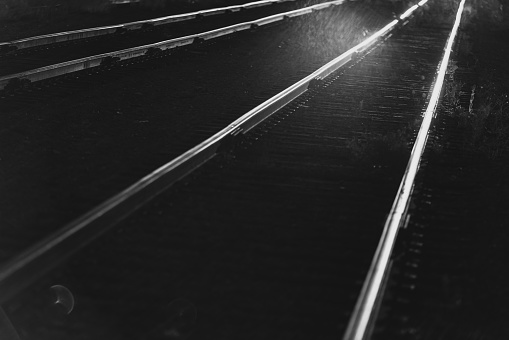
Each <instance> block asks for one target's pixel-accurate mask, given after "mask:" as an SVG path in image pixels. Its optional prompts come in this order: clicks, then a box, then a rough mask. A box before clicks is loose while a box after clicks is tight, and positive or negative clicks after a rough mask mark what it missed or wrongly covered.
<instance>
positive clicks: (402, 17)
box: [399, 5, 419, 20]
mask: <svg viewBox="0 0 509 340" xmlns="http://www.w3.org/2000/svg"><path fill="white" fill-rule="evenodd" d="M417 8H419V6H418V5H413V6H412V7H410V8H409V9H407V10H406V12H405V13H403V14H401V16H400V17H399V18H400V19H401V20H403V19H405V18H406V17H409V16H410V14H412V12H413V11H415V10H416V9H417Z"/></svg>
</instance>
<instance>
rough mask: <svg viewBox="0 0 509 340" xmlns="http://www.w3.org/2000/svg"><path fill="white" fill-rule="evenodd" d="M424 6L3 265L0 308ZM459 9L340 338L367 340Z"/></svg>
mask: <svg viewBox="0 0 509 340" xmlns="http://www.w3.org/2000/svg"><path fill="white" fill-rule="evenodd" d="M426 3H427V0H422V1H420V2H419V3H418V4H417V5H415V6H413V7H411V8H410V9H409V10H408V11H406V12H405V13H404V14H402V15H401V16H400V17H399V18H398V19H395V20H393V21H392V22H390V23H389V24H387V25H386V26H385V27H383V28H382V29H381V30H379V31H378V32H376V33H375V34H374V35H372V36H371V37H369V38H368V39H367V40H365V41H363V42H362V43H360V44H358V45H357V46H355V47H353V48H351V49H350V50H348V51H347V52H345V53H344V54H342V55H341V56H339V57H337V58H336V59H334V60H333V61H331V62H329V63H328V64H326V65H324V66H323V67H321V68H320V69H318V70H317V71H315V72H313V73H312V74H310V75H309V76H307V77H305V78H304V79H302V80H301V81H299V82H297V83H296V84H294V85H293V86H291V87H290V88H288V89H286V90H284V91H282V92H280V93H279V94H277V95H276V96H274V97H272V98H271V99H270V100H268V101H266V102H264V103H262V104H261V105H259V106H257V107H256V108H254V109H252V110H250V111H249V112H247V113H246V114H245V115H243V116H242V117H241V118H239V119H238V120H236V121H235V122H232V123H231V124H229V125H228V126H227V127H226V128H224V129H223V130H222V131H220V132H218V133H217V134H215V135H214V136H212V137H210V138H209V139H207V140H206V141H204V142H203V143H201V144H199V145H197V146H196V147H194V148H192V149H190V150H189V151H188V152H186V153H184V154H182V155H181V156H179V157H177V158H176V159H174V160H173V161H171V162H169V163H167V164H166V165H164V166H163V167H161V168H159V169H157V170H156V171H154V172H153V173H151V174H149V175H147V176H146V177H144V178H143V179H141V180H140V181H138V182H137V183H135V184H134V185H132V186H131V187H129V188H127V189H126V190H124V191H123V192H121V193H120V194H118V195H116V196H114V197H112V198H111V199H110V200H108V201H106V202H104V203H103V204H101V205H100V206H98V207H97V208H95V209H93V210H92V211H90V212H89V213H87V214H85V215H84V216H82V217H81V218H79V219H78V220H76V221H74V222H72V223H71V224H69V225H67V226H66V227H65V228H63V229H62V230H61V231H59V232H57V233H55V234H54V235H52V236H51V237H50V238H48V239H46V240H44V241H42V242H41V243H39V244H37V245H35V246H34V247H33V248H31V249H30V250H28V251H27V252H25V253H24V254H22V255H21V256H19V257H18V258H16V259H14V260H13V261H12V262H10V263H9V264H7V265H6V266H4V267H3V268H2V269H1V270H0V302H6V301H8V300H9V299H11V298H12V297H13V296H15V295H16V294H18V293H19V291H20V290H22V289H24V288H25V287H26V286H27V285H28V284H30V283H32V282H34V281H35V280H36V279H37V278H38V277H40V276H41V275H43V274H44V273H45V272H47V271H48V270H49V269H50V268H52V267H54V266H56V265H57V264H58V263H59V262H61V261H63V259H64V258H66V257H68V256H70V254H72V253H73V252H75V251H76V250H77V249H78V246H77V245H79V246H83V245H84V244H85V243H88V242H90V241H91V240H92V239H94V238H96V237H97V236H98V235H99V234H101V233H103V232H104V231H105V230H107V229H108V228H110V227H111V226H112V225H113V224H115V223H117V222H118V221H120V220H122V219H123V218H124V217H125V216H127V215H129V214H130V213H131V212H132V210H134V209H136V208H138V207H139V206H141V205H143V204H144V203H145V202H147V201H148V200H150V199H151V198H152V197H154V196H155V195H157V194H159V193H160V192H162V191H164V190H165V189H166V188H168V187H169V186H170V185H172V184H173V183H175V182H176V181H178V180H179V179H181V178H182V177H184V176H186V175H187V174H188V173H189V172H191V171H193V170H194V169H196V168H197V167H199V166H201V165H202V164H204V163H206V162H207V161H208V160H210V159H212V158H214V156H215V155H217V154H218V152H221V148H223V147H226V148H227V147H228V146H229V145H231V144H235V143H237V142H238V140H239V138H240V137H241V136H243V135H247V133H248V132H250V131H254V128H255V127H257V125H258V124H259V123H261V122H262V121H266V119H267V118H268V117H270V116H271V115H273V114H274V113H276V112H277V111H279V110H280V109H281V108H283V107H285V106H286V105H287V104H289V103H291V102H292V101H293V100H294V99H296V98H298V97H300V96H302V95H304V94H305V93H306V92H312V91H317V90H318V89H320V88H321V87H322V86H323V85H324V84H325V83H327V82H330V80H329V79H328V78H327V77H328V76H329V75H331V74H332V73H333V72H335V71H337V70H338V69H340V68H341V67H342V66H344V65H347V64H348V63H349V62H351V61H355V60H357V59H358V58H363V57H364V54H365V53H366V52H367V51H370V50H371V49H374V48H373V46H374V45H376V44H377V43H380V40H382V39H388V38H389V37H390V36H391V35H392V32H393V31H394V30H395V29H396V28H398V27H402V26H404V25H405V24H406V23H407V22H408V21H407V19H408V18H409V17H411V15H412V14H413V13H414V12H415V11H416V10H418V9H419V8H420V7H422V6H423V5H424V4H426ZM464 3H465V0H462V1H461V3H460V5H459V8H458V14H457V16H456V21H455V23H454V26H453V29H452V31H451V33H450V35H449V38H448V39H447V43H446V47H445V53H444V55H443V58H442V60H441V62H440V67H439V69H438V71H437V73H436V80H435V82H434V85H433V89H432V91H431V95H430V98H429V101H428V104H427V108H426V110H425V113H424V117H423V121H422V124H421V127H420V129H419V133H418V136H417V139H416V141H415V143H414V146H413V149H412V152H411V156H410V160H409V161H408V164H407V167H406V170H405V173H404V176H403V180H402V181H401V183H400V186H399V190H398V193H397V195H396V199H395V200H394V203H393V206H392V209H391V212H390V213H389V217H388V219H387V220H386V223H385V227H384V230H383V233H382V237H381V239H380V240H379V245H378V248H377V250H376V253H375V256H374V258H373V260H372V262H371V267H370V269H369V271H368V275H367V279H366V280H365V281H364V285H363V288H362V291H361V294H360V296H359V298H358V299H357V303H356V307H355V310H354V313H353V314H352V317H351V318H350V322H349V325H348V327H347V330H346V333H345V335H344V339H345V340H350V339H366V338H368V337H369V332H370V327H372V322H373V320H374V318H376V304H377V301H378V300H379V299H380V296H381V294H382V293H383V282H384V280H385V279H386V276H387V275H388V272H389V269H388V268H389V267H390V257H391V252H392V248H393V245H394V242H395V240H396V237H397V231H398V229H399V228H401V227H402V225H403V224H404V222H405V221H406V211H407V206H408V204H409V199H410V197H411V194H412V188H413V185H414V184H413V182H414V179H415V174H416V173H417V171H418V167H419V162H420V157H421V155H422V153H423V150H424V148H425V146H426V139H427V134H428V131H429V128H430V125H431V121H432V119H433V115H434V112H435V108H436V106H437V103H438V100H439V96H440V91H441V89H442V84H443V80H444V75H445V71H446V68H447V64H448V59H449V56H450V53H451V48H452V44H453V43H454V39H455V36H456V32H457V30H458V26H459V22H460V20H461V13H462V10H463V6H464ZM316 123H318V122H316ZM322 124H325V122H322ZM240 140H242V138H240ZM20 282H23V284H20Z"/></svg>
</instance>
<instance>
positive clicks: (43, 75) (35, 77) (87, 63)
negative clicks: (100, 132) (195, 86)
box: [0, 0, 342, 90]
mask: <svg viewBox="0 0 509 340" xmlns="http://www.w3.org/2000/svg"><path fill="white" fill-rule="evenodd" d="M271 1H274V0H271ZM338 2H342V0H340V1H338V0H335V1H329V2H326V4H337V3H338ZM325 8H329V6H327V7H323V4H318V5H312V6H309V7H304V8H301V9H297V10H293V11H288V12H283V13H279V14H275V15H270V16H267V17H264V18H260V19H257V20H253V21H249V22H242V23H239V24H235V25H231V26H226V27H222V28H218V29H214V30H211V31H207V32H202V33H197V34H192V35H188V36H184V37H179V38H174V39H170V40H165V41H161V42H156V43H153V44H148V45H143V46H137V47H132V48H127V49H124V50H120V51H114V52H109V53H103V54H99V55H94V56H90V57H85V58H80V59H76V60H70V61H66V62H63V63H59V64H55V65H49V66H44V67H41V68H38V69H34V70H28V71H24V72H20V73H16V74H11V75H7V76H3V77H0V90H3V89H5V88H6V86H7V85H8V84H9V83H10V82H11V81H12V80H13V79H25V80H27V81H30V82H34V81H39V80H44V79H48V78H53V77H56V76H60V75H63V74H67V73H71V72H75V71H80V70H84V69H89V68H92V67H96V66H98V65H101V62H102V60H103V59H105V58H119V60H127V59H130V58H135V57H139V56H141V55H144V54H146V52H147V51H148V50H150V49H151V48H159V49H163V50H165V49H169V48H176V47H180V46H184V45H187V44H188V43H189V41H200V40H202V41H203V40H208V39H212V38H217V37H220V36H224V35H227V34H232V33H235V32H239V31H242V30H245V29H248V28H252V27H258V26H263V25H267V24H271V23H273V22H277V21H282V20H285V18H287V17H292V16H297V15H304V14H309V13H312V12H313V10H315V9H316V10H323V9H325Z"/></svg>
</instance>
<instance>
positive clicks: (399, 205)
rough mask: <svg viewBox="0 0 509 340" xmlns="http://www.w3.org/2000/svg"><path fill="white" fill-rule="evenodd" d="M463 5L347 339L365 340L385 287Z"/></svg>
mask: <svg viewBox="0 0 509 340" xmlns="http://www.w3.org/2000/svg"><path fill="white" fill-rule="evenodd" d="M464 5H465V0H461V3H460V5H459V7H458V12H457V13H456V21H455V22H454V26H453V28H452V31H451V35H450V36H449V39H448V40H447V44H446V47H445V53H444V56H443V58H442V61H441V63H440V68H439V71H438V73H437V78H436V82H435V85H434V87H433V92H432V94H431V98H430V101H429V104H428V107H427V108H426V112H425V113H424V118H423V122H422V124H421V127H420V129H419V133H418V135H417V139H416V141H415V144H414V147H413V149H412V153H411V155H410V160H409V161H408V165H407V169H406V171H405V175H404V176H403V179H402V181H401V184H400V187H399V190H398V194H397V195H396V199H395V200H394V203H393V205H392V208H391V211H390V213H389V217H388V218H387V221H386V222H385V226H384V230H383V234H382V237H381V239H380V243H379V244H378V248H377V250H376V253H375V256H374V258H373V262H372V263H371V267H370V269H369V272H368V275H367V278H366V281H365V282H364V285H363V287H362V291H361V295H360V297H359V300H358V301H357V304H356V306H355V310H354V315H353V316H352V319H351V320H350V324H349V326H348V329H347V331H346V333H345V337H344V340H362V339H364V336H365V335H366V331H367V327H368V322H369V320H370V318H371V315H372V311H373V308H374V306H375V301H376V299H377V296H378V293H379V292H380V290H381V287H382V282H383V278H384V276H385V274H386V270H387V266H388V264H389V259H390V256H391V253H392V248H393V246H394V243H395V241H396V236H397V233H398V229H399V226H400V225H401V222H402V220H403V217H404V215H405V211H406V207H407V206H408V203H409V200H410V194H411V192H412V187H413V183H414V180H415V176H416V174H417V170H418V168H419V163H420V160H421V156H422V153H423V152H424V147H425V146H426V141H427V139H428V132H429V128H430V126H431V121H432V119H433V115H434V114H435V110H436V107H437V105H438V100H439V98H440V92H441V90H442V85H443V83H444V78H445V72H446V71H447V65H448V63H449V57H450V55H451V50H452V44H453V42H454V38H455V37H456V33H457V31H458V27H459V24H460V20H461V13H462V12H463V7H464Z"/></svg>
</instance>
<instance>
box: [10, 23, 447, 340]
mask: <svg viewBox="0 0 509 340" xmlns="http://www.w3.org/2000/svg"><path fill="white" fill-rule="evenodd" d="M447 33H448V31H444V30H421V29H420V28H418V27H417V28H415V27H414V28H411V27H408V26H407V27H406V30H405V31H402V32H399V33H396V34H395V35H394V37H392V39H391V40H389V42H388V43H387V45H384V46H382V47H380V48H379V49H377V50H375V51H373V52H372V53H371V54H370V55H368V56H367V57H366V58H365V59H364V60H362V61H361V62H360V63H359V65H356V66H354V67H351V68H349V69H347V70H344V71H342V72H341V73H338V74H337V77H336V78H335V79H334V82H332V81H331V82H330V84H329V85H328V86H327V87H326V88H325V89H322V90H320V91H316V92H314V91H310V92H309V93H307V94H306V95H305V96H304V97H302V98H300V99H299V100H298V101H297V102H296V103H293V104H292V105H290V107H288V108H285V109H283V110H281V111H279V112H278V113H276V114H275V115H274V116H273V117H271V118H270V119H269V120H268V121H267V122H265V123H264V124H262V126H260V127H258V128H256V129H255V130H253V131H252V132H250V133H249V134H248V135H247V136H246V139H245V140H244V142H243V143H242V144H241V146H240V147H239V148H238V149H236V150H234V151H233V152H232V153H225V154H223V155H222V157H217V158H216V159H214V161H212V162H211V163H209V164H207V165H206V166H205V167H203V168H201V169H200V170H198V171H197V172H195V173H193V175H192V176H191V177H190V178H188V179H187V180H186V181H183V182H181V183H179V184H177V185H176V186H174V188H173V189H172V190H170V191H168V192H166V193H164V194H162V195H161V196H159V197H158V198H156V199H154V201H152V202H151V203H150V204H149V205H147V206H146V207H144V208H142V209H140V210H139V211H137V212H136V213H134V214H133V215H132V216H131V217H129V218H128V219H126V221H125V222H123V223H122V224H121V225H120V226H119V227H118V228H116V230H115V231H112V232H111V233H109V234H107V235H105V237H103V238H101V239H100V240H98V241H97V242H94V243H93V244H91V245H90V246H88V247H86V248H85V249H83V251H82V252H80V253H79V254H78V255H77V256H76V257H75V258H74V259H72V260H71V261H70V262H69V263H67V264H66V265H64V266H62V267H61V268H58V269H57V270H56V271H54V272H52V273H51V274H50V275H48V276H47V277H46V278H44V279H43V280H41V281H42V282H39V283H38V285H37V286H36V287H35V288H32V289H30V290H28V291H27V292H26V295H24V296H22V297H21V298H20V300H18V301H17V302H13V303H10V304H6V306H5V308H6V311H7V312H8V313H9V315H10V316H11V318H12V320H13V323H14V324H15V326H16V327H18V329H19V330H20V332H21V333H22V334H23V335H24V337H25V338H27V339H31V338H37V339H47V338H48V339H49V338H51V339H64V338H68V337H69V336H71V337H72V336H77V335H78V334H79V335H80V336H81V337H82V338H84V339H88V338H90V339H95V338H99V339H102V338H105V337H106V338H108V339H117V338H118V339H120V338H121V339H130V338H144V336H145V338H150V339H158V338H164V334H166V336H167V337H177V335H176V334H179V337H185V335H187V334H188V332H190V331H192V332H193V333H192V336H191V337H195V338H205V339H217V338H221V339H238V338H247V339H259V338H269V339H273V338H278V339H309V338H320V339H333V338H334V339H336V338H338V337H340V336H341V334H342V333H343V332H344V330H345V327H346V323H347V322H348V318H349V315H350V312H351V310H352V308H353V305H354V303H355V299H356V298H357V295H358V292H359V290H360V287H361V285H362V281H363V279H364V276H365V274H366V271H367V268H368V266H369V263H370V261H371V256H372V254H373V252H374V249H375V246H376V244H377V241H378V238H379V234H380V232H381V230H382V227H383V222H384V219H385V215H386V213H387V212H388V210H389V208H390V205H391V203H392V201H393V199H394V195H395V192H396V190H397V187H398V185H399V182H400V179H401V175H402V172H403V170H404V166H405V164H406V160H407V157H408V154H409V149H408V145H407V143H408V142H411V140H412V138H413V134H412V127H413V126H415V124H416V123H419V121H420V112H421V110H422V108H423V107H424V105H425V98H426V94H427V93H428V91H429V85H430V83H431V80H432V77H433V75H434V72H435V70H436V65H437V63H438V61H439V58H440V52H441V50H442V46H444V44H445V40H446V38H447ZM423 95H424V96H423ZM404 131H408V132H406V133H407V134H408V135H405V136H400V135H399V133H401V134H403V133H404ZM377 134H380V136H385V137H386V138H388V140H389V143H387V139H385V140H384V139H376V136H377ZM366 135H368V137H366ZM362 136H364V137H362ZM369 136H371V137H369ZM391 136H392V137H391ZM396 136H400V137H396ZM355 137H361V139H362V138H364V139H365V143H366V144H367V146H366V147H362V146H361V145H358V146H357V147H354V146H353V145H352V144H351V143H352V142H353V141H354V140H355ZM371 138H373V139H371ZM391 138H392V139H391ZM384 141H385V142H384ZM366 144H365V145H366ZM366 211H369V213H366ZM54 283H58V284H62V285H64V286H66V287H67V288H69V289H70V290H71V291H72V292H73V294H74V297H75V309H74V311H73V312H72V313H71V314H70V315H69V316H65V315H56V311H54V307H55V306H54V305H53V307H52V306H51V305H50V304H47V305H46V306H45V305H44V304H45V303H47V302H48V301H50V300H46V301H43V300H44V297H45V296H46V295H51V293H52V292H51V291H48V290H47V287H48V286H51V285H52V284H54ZM48 284H49V285H48ZM59 297H60V298H64V297H65V294H60V295H59ZM60 305H65V303H61V304H60ZM60 305H58V306H57V307H59V306H60ZM22 307H25V309H23V308H22ZM44 310H48V311H51V310H53V312H46V313H43V312H42V311H44ZM52 313H53V314H52ZM179 315H180V316H179ZM147 330H148V334H147Z"/></svg>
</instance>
